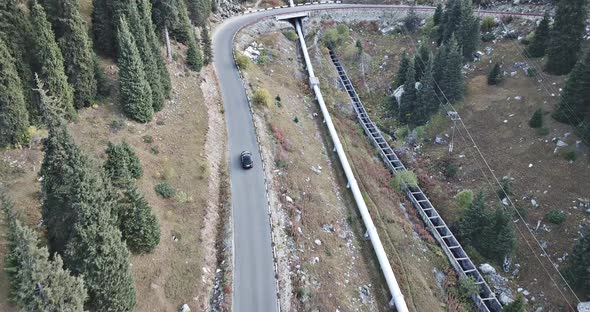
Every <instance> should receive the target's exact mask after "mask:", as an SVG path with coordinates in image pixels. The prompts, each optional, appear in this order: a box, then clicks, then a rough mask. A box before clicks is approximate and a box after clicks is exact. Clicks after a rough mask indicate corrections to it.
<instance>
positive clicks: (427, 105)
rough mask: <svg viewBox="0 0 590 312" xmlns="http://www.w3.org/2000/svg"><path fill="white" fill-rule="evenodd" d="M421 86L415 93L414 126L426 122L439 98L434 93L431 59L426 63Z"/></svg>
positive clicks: (433, 112) (434, 110)
mask: <svg viewBox="0 0 590 312" xmlns="http://www.w3.org/2000/svg"><path fill="white" fill-rule="evenodd" d="M420 83H421V86H420V89H419V90H418V93H417V101H416V102H417V104H416V112H415V118H414V120H413V123H414V124H415V125H416V126H421V125H424V124H426V122H427V121H428V119H430V116H432V115H434V114H435V113H436V112H437V111H438V106H439V104H440V103H439V100H438V95H437V94H436V85H435V82H434V77H433V73H432V61H429V62H428V63H427V64H426V69H425V71H424V74H423V76H422V80H421V81H420Z"/></svg>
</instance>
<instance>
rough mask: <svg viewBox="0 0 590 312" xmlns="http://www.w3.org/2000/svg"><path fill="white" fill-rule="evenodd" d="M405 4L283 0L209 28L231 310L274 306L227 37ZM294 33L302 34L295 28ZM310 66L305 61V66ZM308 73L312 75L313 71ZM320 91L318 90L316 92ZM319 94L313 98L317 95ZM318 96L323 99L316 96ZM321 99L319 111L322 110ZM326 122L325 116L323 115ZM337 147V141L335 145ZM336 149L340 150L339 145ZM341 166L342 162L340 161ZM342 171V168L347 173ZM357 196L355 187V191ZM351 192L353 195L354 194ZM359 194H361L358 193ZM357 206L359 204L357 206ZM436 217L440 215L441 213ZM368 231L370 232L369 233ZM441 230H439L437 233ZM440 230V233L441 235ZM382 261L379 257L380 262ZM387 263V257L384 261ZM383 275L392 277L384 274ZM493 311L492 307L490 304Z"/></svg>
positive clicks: (261, 205) (262, 206)
mask: <svg viewBox="0 0 590 312" xmlns="http://www.w3.org/2000/svg"><path fill="white" fill-rule="evenodd" d="M408 8H409V7H408V6H395V5H362V4H338V3H329V2H328V3H317V2H316V3H314V4H312V3H308V4H305V5H301V6H300V5H297V6H293V7H290V6H283V7H281V8H274V9H267V10H263V11H257V12H247V13H246V14H243V15H238V16H234V17H232V18H230V19H227V20H226V21H224V22H223V23H222V24H221V25H219V26H218V27H217V28H216V29H215V31H214V33H213V49H214V55H215V59H214V66H215V69H216V72H217V76H218V78H219V84H220V89H221V96H222V99H223V102H224V107H225V117H226V123H227V130H228V153H229V156H230V166H229V173H230V184H231V204H232V220H233V248H234V249H233V289H232V290H233V291H232V296H233V300H232V305H233V307H232V310H233V311H237V312H259V311H265V312H267V311H269V312H273V311H279V309H280V308H279V305H278V297H279V293H278V286H277V279H276V274H277V272H276V271H275V268H276V261H275V260H276V259H274V255H273V247H274V246H273V245H272V239H271V224H270V220H269V213H270V210H269V204H268V195H267V185H266V181H265V179H264V174H263V170H262V164H263V163H262V159H261V156H260V146H259V144H258V140H257V135H256V130H255V126H254V123H253V121H252V114H251V112H252V111H251V107H250V103H249V99H248V96H247V94H246V92H245V88H244V84H243V81H242V79H241V76H240V73H239V71H238V68H237V66H236V65H235V61H234V55H233V41H234V37H235V35H236V33H237V32H238V31H239V30H240V29H241V28H243V27H246V26H248V25H251V24H253V23H256V22H258V21H261V20H263V19H267V18H273V17H274V16H276V15H281V14H294V13H302V12H309V13H313V12H316V11H344V12H346V11H351V10H355V11H356V10H374V11H391V10H395V11H403V10H407V9H408ZM417 10H419V11H429V12H432V11H434V8H432V7H418V9H417ZM480 13H481V14H482V15H515V16H517V15H518V16H522V17H526V18H538V17H540V16H541V14H518V13H504V12H489V11H481V12H480ZM300 38H303V36H301V34H300ZM308 68H311V66H308ZM310 77H314V76H313V74H312V75H310ZM310 83H311V84H312V86H314V89H316V88H317V89H318V91H319V85H318V83H317V79H314V78H312V79H310ZM320 96H321V93H320ZM318 100H319V99H318ZM322 102H323V99H322ZM324 110H325V105H323V108H322V112H323V113H326V114H327V110H325V112H324ZM326 122H327V123H328V121H326ZM340 148H341V147H340ZM243 150H248V151H250V152H251V153H252V157H253V159H254V163H255V166H254V168H253V169H251V170H247V171H245V170H243V169H242V168H241V167H240V162H239V154H240V153H241V152H242V151H243ZM342 154H344V152H343V151H342ZM343 166H344V164H343ZM347 177H348V174H347ZM349 182H350V187H351V189H353V194H354V193H355V191H354V189H357V190H358V186H357V185H356V180H354V177H352V174H351V178H349ZM358 196H360V193H359V194H358ZM356 197H357V195H355V198H356ZM361 198H362V197H361ZM361 210H362V209H361ZM361 215H363V220H365V225H366V226H367V230H368V231H369V235H370V236H371V242H372V243H373V244H374V245H375V242H376V241H378V236H377V233H376V230H375V228H374V226H371V224H372V222H371V223H367V222H366V220H370V216H369V215H368V212H366V215H364V213H362V211H361ZM441 221H442V219H441ZM371 233H373V234H371ZM441 235H442V234H441ZM442 236H444V235H442ZM375 252H376V253H377V254H380V253H382V256H379V257H380V258H381V259H380V260H379V261H380V263H381V262H382V260H383V259H385V260H386V255H385V253H384V251H383V250H381V251H379V250H378V249H376V250H375ZM382 264H383V265H384V264H385V262H383V263H382ZM387 264H388V262H387ZM383 265H382V270H384V275H385V276H386V280H387V284H388V287H389V289H390V291H391V293H392V297H393V302H394V303H396V307H397V310H398V311H407V308H405V309H404V306H405V302H404V299H403V296H402V295H401V291H399V285H397V282H396V281H395V277H394V276H393V272H390V273H391V274H390V273H388V271H390V270H391V268H389V269H383ZM387 276H390V277H393V278H390V277H389V278H388V277H387ZM398 305H399V306H398ZM492 311H494V310H492Z"/></svg>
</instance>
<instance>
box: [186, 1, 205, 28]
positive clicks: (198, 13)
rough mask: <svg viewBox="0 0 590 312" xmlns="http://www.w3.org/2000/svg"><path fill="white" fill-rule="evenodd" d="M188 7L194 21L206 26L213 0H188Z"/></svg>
mask: <svg viewBox="0 0 590 312" xmlns="http://www.w3.org/2000/svg"><path fill="white" fill-rule="evenodd" d="M188 9H189V11H190V14H191V19H192V21H193V23H194V24H195V25H197V26H199V27H205V25H206V23H207V19H208V18H209V14H210V13H211V0H188Z"/></svg>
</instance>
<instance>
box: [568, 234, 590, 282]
mask: <svg viewBox="0 0 590 312" xmlns="http://www.w3.org/2000/svg"><path fill="white" fill-rule="evenodd" d="M588 268H590V229H588V228H586V229H585V231H584V237H582V238H580V239H579V240H578V242H577V243H576V245H575V246H574V250H573V252H572V255H571V256H570V257H568V266H567V268H566V269H565V276H566V278H567V279H568V281H569V282H570V283H571V284H572V286H573V287H574V288H576V289H577V290H580V291H583V292H586V293H587V292H589V291H590V270H588Z"/></svg>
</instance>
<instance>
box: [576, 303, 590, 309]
mask: <svg viewBox="0 0 590 312" xmlns="http://www.w3.org/2000/svg"><path fill="white" fill-rule="evenodd" d="M578 312H590V301H586V302H580V303H578Z"/></svg>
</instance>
